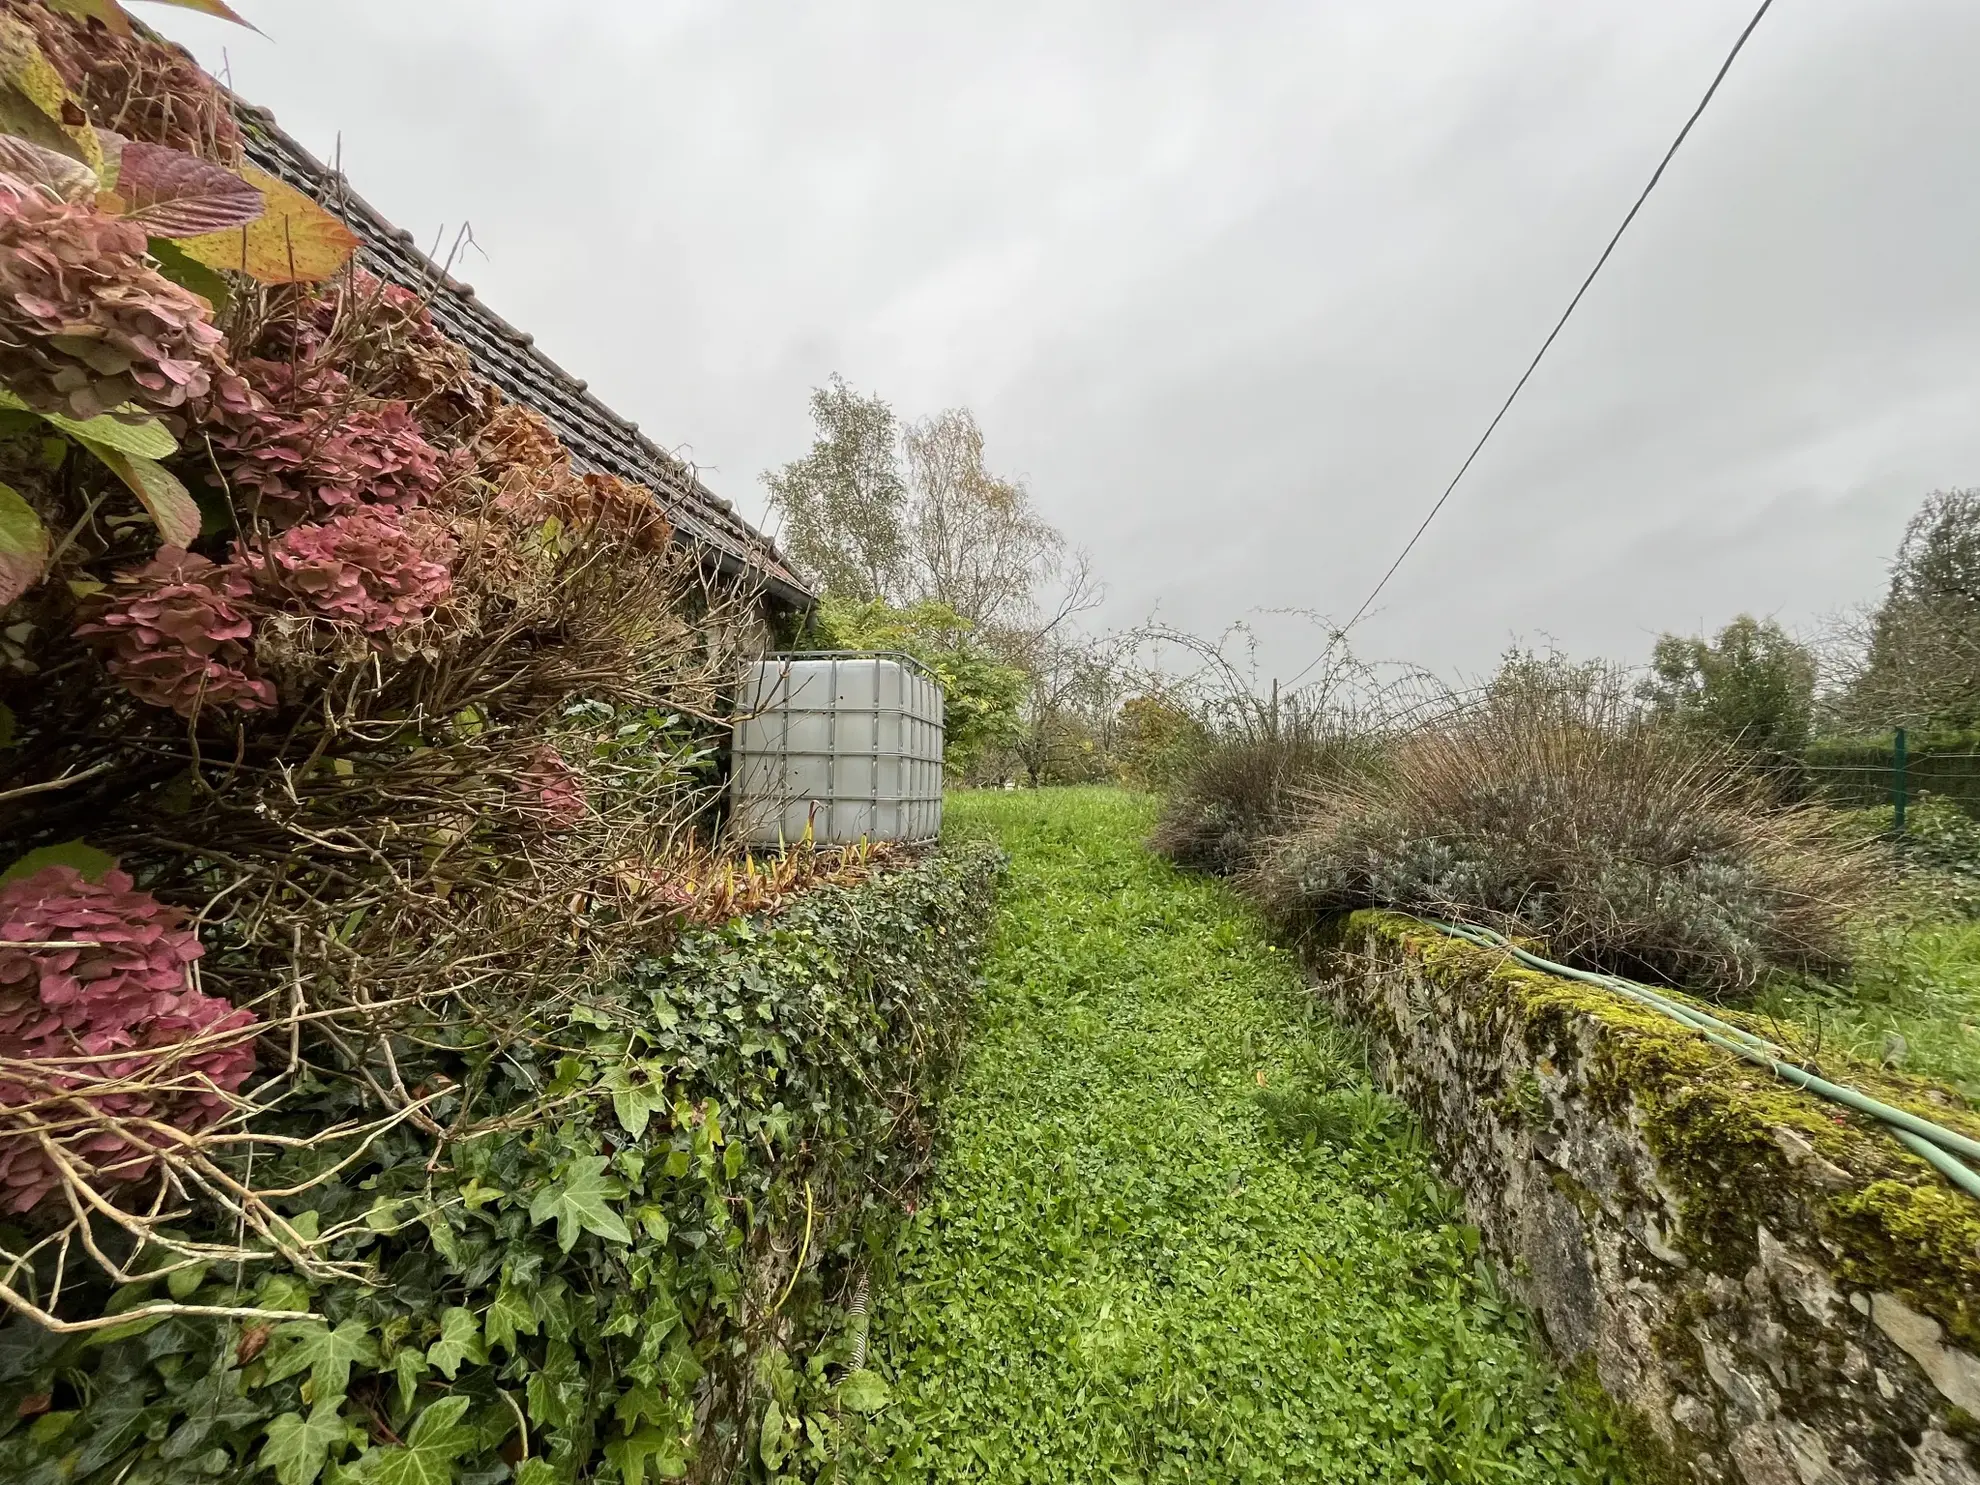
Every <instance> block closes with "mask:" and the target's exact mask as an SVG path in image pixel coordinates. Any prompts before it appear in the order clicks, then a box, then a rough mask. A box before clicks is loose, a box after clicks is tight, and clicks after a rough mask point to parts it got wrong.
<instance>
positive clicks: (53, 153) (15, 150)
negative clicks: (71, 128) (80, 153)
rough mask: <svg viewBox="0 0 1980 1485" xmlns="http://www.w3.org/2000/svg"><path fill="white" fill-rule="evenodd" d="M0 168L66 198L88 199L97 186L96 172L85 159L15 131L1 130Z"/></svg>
mask: <svg viewBox="0 0 1980 1485" xmlns="http://www.w3.org/2000/svg"><path fill="white" fill-rule="evenodd" d="M0 170H4V171H5V172H6V173H7V174H9V175H11V176H13V177H15V178H16V179H17V180H22V181H25V182H27V183H28V184H29V185H31V186H47V187H48V188H49V189H50V190H52V191H53V192H54V193H55V194H56V195H58V196H60V197H61V198H62V199H63V200H64V201H83V200H87V199H88V198H89V196H90V195H91V194H92V193H94V192H95V190H96V186H97V180H96V172H95V171H94V170H91V169H90V168H89V167H88V166H87V165H85V164H83V162H82V161H80V160H77V159H75V158H73V157H71V156H69V155H65V154H63V153H61V152H60V151H59V150H51V149H49V148H48V147H47V146H46V145H41V144H36V143H35V142H34V141H33V140H31V139H22V138H21V137H19V136H18V135H15V134H0Z"/></svg>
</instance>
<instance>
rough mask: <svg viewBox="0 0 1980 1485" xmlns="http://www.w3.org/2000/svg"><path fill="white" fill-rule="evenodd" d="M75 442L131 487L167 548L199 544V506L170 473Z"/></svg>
mask: <svg viewBox="0 0 1980 1485" xmlns="http://www.w3.org/2000/svg"><path fill="white" fill-rule="evenodd" d="M78 442H80V443H81V444H82V446H83V447H84V448H86V449H88V450H89V451H90V452H91V453H92V454H94V455H96V457H97V458H99V459H101V460H102V461H103V462H104V464H105V465H106V466H108V468H109V470H110V472H111V473H112V474H114V475H116V476H117V478H118V479H120V480H122V481H123V482H124V483H125V484H126V485H128V486H129V487H130V490H131V493H132V494H133V495H135V496H137V498H138V503H139V504H140V505H142V506H143V507H144V508H145V510H146V511H147V512H149V513H150V515H151V520H152V524H153V525H155V526H157V528H158V535H159V538H160V539H161V540H162V541H163V542H164V544H165V545H166V546H168V547H189V546H191V545H192V544H193V543H194V542H195V541H197V540H199V526H200V513H199V502H198V501H197V500H194V499H193V498H192V492H191V491H189V490H188V489H186V487H185V486H184V485H182V484H180V483H179V479H178V476H177V475H175V474H173V473H172V471H171V470H169V469H167V468H166V467H165V466H164V465H163V464H160V463H158V462H157V461H156V460H155V459H147V458H145V457H143V456H141V455H138V454H126V453H123V452H121V451H119V450H117V449H114V448H111V447H110V446H109V445H108V444H102V443H98V442H97V441H96V440H95V439H90V438H84V439H79V440H78Z"/></svg>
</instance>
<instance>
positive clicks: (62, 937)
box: [0, 866, 257, 1212]
mask: <svg viewBox="0 0 1980 1485" xmlns="http://www.w3.org/2000/svg"><path fill="white" fill-rule="evenodd" d="M184 924H185V915H184V914H183V913H181V912H179V911H178V910H177V909H176V908H171V907H168V906H166V905H165V904H164V903H161V902H160V901H158V899H157V898H155V897H153V896H152V895H151V894H150V893H149V892H140V891H137V890H136V889H135V888H134V886H133V884H132V881H131V879H130V877H128V876H127V875H125V874H124V873H123V872H120V871H112V872H107V873H105V875H104V876H103V879H102V880H101V881H97V882H91V881H88V880H86V879H85V878H84V877H83V875H82V874H81V873H80V872H78V871H76V870H75V869H74V868H73V867H68V866H51V867H47V868H45V869H44V870H42V871H38V872H36V873H34V874H33V875H32V876H28V877H25V878H22V879H21V880H19V881H14V882H8V883H6V884H4V885H0V941H5V942H7V943H14V944H21V943H27V944H39V943H76V944H84V945H87V947H82V948H59V949H58V948H0V1058H5V1059H7V1060H8V1061H9V1062H10V1063H26V1064H42V1066H38V1067H32V1068H31V1070H24V1069H21V1068H18V1067H15V1068H6V1067H0V1211H7V1212H25V1211H27V1210H28V1209H29V1208H31V1207H33V1206H34V1205H36V1204H37V1203H38V1202H40V1201H41V1200H42V1199H43V1198H44V1197H46V1196H47V1195H48V1194H49V1193H50V1192H51V1191H53V1190H54V1189H55V1187H56V1186H57V1185H58V1184H59V1176H58V1173H57V1170H56V1167H55V1165H54V1163H53V1161H51V1160H50V1159H49V1156H48V1153H47V1152H46V1151H45V1150H44V1149H43V1148H42V1147H41V1145H40V1144H39V1142H38V1141H37V1140H35V1139H33V1138H31V1137H30V1136H28V1135H25V1134H22V1133H18V1132H12V1131H11V1130H10V1129H9V1126H10V1125H12V1124H13V1121H12V1120H10V1119H9V1118H8V1117H7V1113H6V1111H7V1110H8V1109H10V1108H22V1107H24V1106H27V1105H31V1104H40V1105H42V1106H43V1107H42V1109H41V1114H42V1118H43V1121H44V1122H45V1123H49V1124H53V1125H56V1126H58V1128H57V1130H56V1132H55V1137H56V1142H57V1143H58V1144H59V1145H60V1146H61V1147H62V1150H63V1152H64V1155H65V1157H66V1158H67V1159H68V1160H69V1161H70V1162H71V1163H72V1164H74V1165H76V1166H77V1167H78V1168H79V1169H80V1170H81V1171H82V1172H83V1173H84V1174H85V1175H86V1176H88V1177H89V1178H90V1179H92V1180H93V1181H96V1182H102V1183H105V1184H109V1183H115V1182H126V1181H134V1180H137V1179H139V1178H141V1177H142V1176H144V1175H145V1174H146V1173H147V1172H149V1171H150V1170H151V1168H152V1165H153V1162H154V1160H155V1158H156V1152H157V1150H158V1149H160V1148H162V1147H164V1146H165V1145H166V1144H167V1143H168V1142H169V1136H165V1135H162V1134H159V1133H158V1132H156V1131H145V1130H142V1129H136V1128H132V1127H129V1126H128V1125H127V1126H126V1127H125V1128H124V1129H122V1130H116V1129H108V1128H105V1127H103V1126H102V1125H100V1124H97V1123H95V1122H94V1121H93V1120H86V1119H78V1118H77V1116H76V1113H75V1111H74V1110H73V1109H72V1108H69V1109H65V1108H63V1107H62V1106H61V1105H59V1104H57V1105H54V1106H52V1107H51V1106H49V1104H48V1101H49V1100H50V1099H51V1098H53V1097H58V1096H59V1095H60V1094H62V1093H64V1092H71V1091H74V1092H78V1093H79V1095H80V1097H81V1098H82V1099H83V1100H84V1101H85V1102H86V1103H87V1104H88V1105H89V1106H90V1107H91V1108H92V1109H94V1110H96V1111H98V1112H100V1113H103V1114H107V1115H110V1116H111V1117H113V1118H117V1119H121V1120H126V1121H142V1120H154V1121H157V1122H159V1123H164V1124H170V1125H172V1126H174V1127H176V1128H178V1129H183V1130H188V1131H191V1130H198V1129H203V1128H205V1127H207V1126H208V1125H210V1124H212V1123H213V1122H214V1121H215V1120H217V1119H219V1118H220V1117H221V1116H222V1115H223V1114H224V1113H225V1112H226V1110H227V1100H226V1098H225V1097H223V1096H222V1095H223V1094H226V1093H232V1092H234V1091H236V1090H238V1089H239V1088H240V1087H241V1085H242V1084H243V1083H245V1082H246V1081H247V1080H248V1078H249V1076H250V1075H252V1073H253V1072H254V1043H253V1039H252V1037H251V1036H248V1035H246V1034H245V1028H247V1027H250V1026H253V1025H255V1024H257V1018H256V1016H255V1014H254V1013H253V1012H252V1011H249V1010H245V1009H239V1008H236V1007H235V1006H233V1005H230V1004H229V1003H228V1002H227V1001H225V1000H223V999H221V998H220V997H218V996H215V995H205V994H202V993H201V992H200V991H198V990H197V989H195V988H194V987H193V981H192V975H191V965H192V963H193V961H194V960H196V959H198V958H199V957H200V954H201V952H202V950H201V947H200V942H199V939H198V937H197V936H196V935H195V934H193V933H192V932H190V931H189V930H188V929H187V928H186V927H185V926H184ZM228 1033H243V1034H239V1035H229V1034H228ZM202 1039H213V1041H214V1044H213V1045H209V1046H204V1047H201V1048H200V1049H199V1050H197V1051H193V1052H184V1051H181V1050H179V1049H181V1048H183V1046H184V1044H185V1043H187V1042H190V1041H195V1040H202ZM146 1075H150V1076H152V1077H153V1078H154V1079H155V1081H154V1082H152V1083H151V1084H150V1085H148V1086H146V1085H140V1086H136V1087H126V1088H122V1089H118V1090H116V1091H110V1090H107V1089H104V1088H103V1084H104V1083H106V1082H112V1081H119V1082H121V1081H125V1080H131V1079H139V1078H143V1077H145V1076H146ZM96 1090H101V1091H96ZM64 1123H67V1124H70V1125H71V1127H69V1128H67V1129H61V1128H59V1126H60V1125H62V1124H64Z"/></svg>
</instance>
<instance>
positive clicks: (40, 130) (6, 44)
mask: <svg viewBox="0 0 1980 1485" xmlns="http://www.w3.org/2000/svg"><path fill="white" fill-rule="evenodd" d="M72 120H73V121H74V122H71V121H72ZM0 131H4V132H6V133H8V134H14V135H18V136H20V137H21V138H23V139H27V140H29V141H31V142H32V143H35V144H38V145H41V146H42V147H43V148H45V149H51V150H55V151H57V152H58V153H61V154H64V155H71V156H73V157H74V158H76V159H78V160H80V161H82V163H83V164H85V165H87V166H88V167H89V168H90V170H92V171H93V172H95V173H96V174H97V175H99V176H100V175H101V174H102V172H103V149H102V146H101V145H99V144H98V143H97V140H96V131H95V130H94V129H92V128H91V127H90V126H89V116H88V114H87V113H85V112H84V110H83V106H82V104H80V103H79V102H77V101H76V97H75V95H74V94H73V93H71V92H70V91H69V89H68V85H67V84H66V83H64V82H63V81H62V74H61V73H59V72H57V71H56V70H55V64H54V63H53V62H51V61H49V60H48V57H47V56H46V54H45V53H43V51H42V50H41V46H40V43H38V42H37V41H36V40H35V36H34V32H33V31H31V30H29V29H28V27H27V25H26V24H25V23H24V22H22V21H19V20H16V19H15V18H14V17H12V16H10V15H0Z"/></svg>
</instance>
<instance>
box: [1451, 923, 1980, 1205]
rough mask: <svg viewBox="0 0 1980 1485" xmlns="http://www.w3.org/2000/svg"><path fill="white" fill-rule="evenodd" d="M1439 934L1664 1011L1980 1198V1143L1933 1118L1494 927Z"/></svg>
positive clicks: (1727, 1025) (1457, 928)
mask: <svg viewBox="0 0 1980 1485" xmlns="http://www.w3.org/2000/svg"><path fill="white" fill-rule="evenodd" d="M1419 921H1421V922H1423V923H1426V924H1427V925H1429V926H1430V927H1432V928H1434V929H1436V930H1437V931H1438V932H1439V933H1443V934H1448V935H1449V936H1450V937H1452V938H1458V939H1463V940H1464V941H1465V942H1466V943H1469V944H1475V945H1477V946H1478V947H1479V948H1481V949H1498V950H1501V951H1503V952H1504V953H1507V954H1510V955H1511V956H1512V957H1513V958H1515V959H1517V960H1518V961H1519V962H1520V963H1521V964H1524V965H1526V966H1527V967H1528V968H1530V969H1537V970H1541V971H1543V972H1545V973H1547V974H1551V975H1559V976H1561V977H1562V978H1564V979H1569V980H1580V981H1581V982H1582V983H1584V984H1588V985H1596V986H1599V987H1600V988H1602V989H1604V990H1609V991H1613V992H1614V993H1616V994H1618V995H1622V996H1625V997H1627V998H1628V999H1630V1000H1633V1001H1635V1002H1636V1003H1637V1004H1638V1005H1644V1006H1648V1007H1650V1008H1651V1009H1652V1010H1655V1011H1658V1012H1661V1013H1662V1014H1663V1015H1666V1016H1668V1017H1670V1018H1671V1019H1672V1020H1673V1021H1676V1022H1678V1023H1679V1024H1680V1025H1683V1026H1688V1027H1690V1028H1691V1029H1692V1030H1693V1031H1696V1032H1697V1033H1698V1034H1699V1035H1701V1036H1703V1037H1704V1038H1705V1039H1706V1040H1708V1041H1710V1042H1712V1043H1714V1044H1715V1045H1717V1046H1721V1047H1724V1048H1725V1049H1726V1050H1727V1051H1729V1052H1732V1053H1734V1054H1735V1055H1737V1056H1739V1057H1743V1058H1745V1059H1746V1060H1747V1061H1748V1062H1752V1063H1756V1064H1757V1065H1759V1066H1761V1067H1764V1068H1766V1069H1767V1070H1768V1071H1769V1072H1771V1073H1772V1074H1773V1075H1774V1076H1775V1077H1777V1078H1779V1079H1780V1080H1781V1081H1782V1082H1784V1083H1788V1084H1790V1085H1792V1086H1793V1087H1796V1088H1799V1089H1801V1090H1802V1091H1803V1092H1806V1093H1813V1094H1815V1095H1816V1096H1817V1097H1819V1098H1826V1099H1828V1100H1829V1101H1830V1102H1831V1103H1839V1104H1841V1105H1843V1107H1845V1108H1849V1109H1854V1110H1856V1111H1857V1112H1858V1113H1859V1114H1868V1115H1869V1116H1870V1117H1871V1118H1873V1119H1877V1120H1880V1121H1881V1122H1883V1123H1885V1124H1888V1125H1889V1126H1890V1127H1891V1132H1892V1133H1893V1134H1894V1135H1896V1136H1897V1139H1898V1141H1899V1142H1900V1143H1901V1144H1903V1145H1904V1147H1905V1148H1906V1149H1908V1150H1910V1151H1911V1152H1912V1153H1913V1154H1915V1155H1917V1156H1918V1157H1919V1158H1920V1159H1922V1160H1924V1161H1925V1162H1926V1163H1927V1164H1929V1165H1931V1167H1932V1168H1933V1169H1934V1170H1936V1171H1938V1172H1939V1173H1940V1174H1941V1175H1943V1176H1944V1177H1945V1178H1946V1179H1947V1180H1948V1181H1951V1182H1952V1183H1953V1184H1954V1185H1955V1186H1958V1187H1959V1188H1960V1189H1961V1190H1963V1191H1965V1192H1966V1193H1967V1194H1968V1195H1970V1196H1973V1197H1975V1198H1980V1174H1975V1172H1974V1170H1973V1168H1972V1167H1971V1166H1969V1165H1967V1164H1966V1163H1965V1161H1964V1160H1962V1159H1961V1158H1960V1157H1962V1156H1964V1157H1965V1160H1980V1140H1976V1139H1972V1138H1969V1137H1968V1136H1966V1135H1963V1134H1961V1133H1959V1132H1958V1131H1957V1130H1953V1129H1947V1128H1946V1127H1945V1126H1944V1125H1942V1124H1934V1123H1933V1122H1932V1121H1931V1120H1930V1119H1921V1118H1920V1117H1919V1116H1918V1115H1916V1114H1913V1113H1910V1112H1909V1111H1907V1110H1905V1109H1900V1108H1893V1107H1892V1106H1891V1105H1890V1104H1887V1103H1883V1102H1881V1101H1879V1100H1877V1099H1874V1098H1872V1097H1870V1095H1869V1094H1867V1093H1862V1092H1859V1091H1858V1090H1856V1089H1854V1088H1850V1087H1846V1086H1844V1085H1843V1084H1841V1083H1832V1082H1830V1081H1829V1080H1828V1079H1827V1078H1823V1077H1818V1076H1816V1075H1815V1074H1814V1073H1812V1072H1809V1071H1808V1070H1807V1069H1806V1068H1804V1067H1798V1066H1796V1065H1795V1064H1794V1063H1792V1062H1789V1061H1787V1060H1786V1057H1787V1050H1786V1049H1785V1048H1784V1047H1780V1046H1777V1045H1776V1044H1775V1043H1773V1042H1770V1041H1767V1040H1765V1039H1764V1038H1761V1037H1757V1036H1755V1035H1754V1034H1753V1033H1752V1032H1750V1031H1745V1030H1742V1029H1741V1028H1740V1027H1737V1026H1734V1025H1732V1024H1731V1023H1730V1022H1727V1021H1721V1020H1720V1019H1719V1018H1718V1017H1717V1016H1713V1015H1710V1014H1708V1013H1707V1012H1705V1011H1701V1010H1699V1009H1698V1008H1697V1007H1696V1006H1690V1005H1685V1004H1683V1003H1682V1002H1680V1001H1676V1000H1672V999H1671V998H1670V997H1668V996H1665V995H1660V994H1658V993H1657V992H1656V991H1655V990H1652V989H1651V988H1650V987H1649V986H1648V985H1638V984H1635V983H1633V982H1631V981H1629V980H1623V979H1618V978H1617V977H1616V976H1614V975H1605V974H1596V973H1594V972H1593V971H1591V970H1585V969H1574V968H1571V967H1570V966H1568V965H1565V964H1556V963H1555V962H1554V961H1553V960H1551V959H1542V958H1541V957H1540V956H1539V955H1538V954H1535V953H1532V952H1530V951H1528V950H1526V949H1522V948H1521V947H1520V946H1519V945H1518V944H1516V943H1514V942H1513V941H1512V940H1511V939H1509V938H1507V937H1506V936H1505V935H1504V934H1500V933H1494V932H1493V931H1492V930H1491V929H1489V928H1473V927H1468V926H1460V925H1458V924H1455V923H1440V922H1438V921H1437V920H1436V919H1434V918H1424V919H1421V920H1419Z"/></svg>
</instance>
